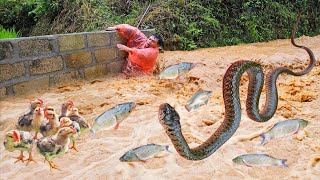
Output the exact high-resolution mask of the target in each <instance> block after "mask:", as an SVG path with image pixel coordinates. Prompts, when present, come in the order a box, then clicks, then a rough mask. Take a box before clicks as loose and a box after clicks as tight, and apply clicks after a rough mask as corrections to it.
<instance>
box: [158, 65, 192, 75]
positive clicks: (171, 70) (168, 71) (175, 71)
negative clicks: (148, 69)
mask: <svg viewBox="0 0 320 180" xmlns="http://www.w3.org/2000/svg"><path fill="white" fill-rule="evenodd" d="M196 65H197V63H188V62H182V63H179V64H174V65H171V66H169V67H167V68H165V69H164V70H162V71H161V73H160V74H159V76H158V78H159V79H177V78H178V77H180V76H181V75H182V74H185V73H187V72H188V71H190V70H191V69H192V68H194V67H195V66H196Z"/></svg>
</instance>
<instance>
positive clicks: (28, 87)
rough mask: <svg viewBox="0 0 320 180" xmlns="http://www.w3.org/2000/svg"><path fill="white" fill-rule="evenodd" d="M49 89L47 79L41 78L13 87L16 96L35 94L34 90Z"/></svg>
mask: <svg viewBox="0 0 320 180" xmlns="http://www.w3.org/2000/svg"><path fill="white" fill-rule="evenodd" d="M46 88H49V77H42V78H37V79H33V80H30V81H26V82H22V83H18V84H15V85H13V91H14V92H15V94H16V95H18V94H26V93H29V92H35V91H36V90H40V89H46Z"/></svg>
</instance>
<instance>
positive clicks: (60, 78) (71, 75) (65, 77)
mask: <svg viewBox="0 0 320 180" xmlns="http://www.w3.org/2000/svg"><path fill="white" fill-rule="evenodd" d="M50 78H51V82H52V83H53V84H54V85H63V84H68V83H70V82H74V81H76V80H79V79H80V78H81V76H80V73H79V72H78V71H71V72H67V73H63V74H57V75H55V76H52V77H50Z"/></svg>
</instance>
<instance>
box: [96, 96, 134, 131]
mask: <svg viewBox="0 0 320 180" xmlns="http://www.w3.org/2000/svg"><path fill="white" fill-rule="evenodd" d="M135 106H136V103H134V102H127V103H122V104H118V105H117V106H115V107H113V108H111V109H109V110H107V111H105V112H104V113H102V114H101V115H99V116H98V117H97V118H96V119H95V122H94V123H93V125H92V127H91V129H90V131H91V132H92V133H93V134H95V133H96V131H97V130H99V129H102V128H106V129H108V128H110V127H112V126H114V129H118V128H119V125H120V123H121V122H122V121H123V120H124V119H125V118H126V117H128V116H129V114H130V113H131V112H132V110H133V109H134V108H135Z"/></svg>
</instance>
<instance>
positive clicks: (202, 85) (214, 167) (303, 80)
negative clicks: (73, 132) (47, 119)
mask: <svg viewBox="0 0 320 180" xmlns="http://www.w3.org/2000/svg"><path fill="white" fill-rule="evenodd" d="M296 42H297V44H301V45H304V46H306V47H309V48H310V49H311V50H312V51H313V52H314V54H315V57H316V59H317V63H316V66H315V67H314V69H313V70H312V71H311V72H310V73H309V74H307V75H304V76H300V77H293V76H290V75H281V76H280V77H279V79H278V81H277V86H278V91H279V92H278V94H279V104H278V108H277V111H276V113H275V115H274V117H273V118H272V119H271V120H269V121H268V122H265V123H257V122H254V121H252V120H250V119H249V118H248V117H247V114H246V111H245V99H246V92H247V84H248V81H247V80H248V77H247V75H246V74H245V75H244V76H243V77H242V81H241V87H240V95H241V98H240V99H241V104H242V119H241V123H240V126H239V128H238V129H237V131H236V133H235V134H234V135H233V136H232V138H231V139H230V140H229V141H228V142H227V143H225V144H224V145H223V146H222V147H221V148H220V149H218V150H217V151H216V152H215V153H214V154H212V155H211V156H210V157H208V158H206V159H204V160H201V161H189V160H186V159H184V158H183V157H181V156H180V155H179V154H178V153H177V152H176V150H175V149H174V147H173V145H172V143H171V141H170V139H169V138H168V136H167V135H166V133H165V131H164V129H163V127H162V126H161V125H160V123H159V121H158V108H159V105H160V104H162V103H165V102H166V103H169V104H170V105H172V106H173V107H175V109H176V110H177V111H178V113H179V115H180V118H181V126H182V132H183V134H184V136H185V138H186V139H187V142H188V143H189V145H190V147H196V146H198V145H199V144H201V143H202V142H204V141H205V140H206V139H207V138H208V137H209V136H210V135H212V133H213V132H214V131H215V130H216V129H217V128H218V127H219V125H220V124H221V122H222V120H223V118H224V103H223V97H222V79H223V75H224V73H225V71H226V70H227V68H228V66H229V65H230V64H231V63H232V62H235V61H237V60H252V61H256V62H259V63H261V64H262V65H263V68H264V71H265V72H268V71H269V70H270V69H271V68H274V67H278V66H286V67H289V68H292V69H294V70H297V71H298V70H301V69H303V68H305V67H306V65H307V63H308V60H309V57H308V55H307V53H306V52H305V51H304V50H302V49H299V48H296V47H294V46H292V45H291V44H290V40H288V39H285V40H276V41H271V42H266V43H254V44H241V45H237V46H228V47H220V48H205V49H198V50H194V51H188V52H184V51H165V52H164V53H161V54H160V56H159V58H158V60H159V65H160V68H164V67H166V66H168V65H171V64H175V63H178V62H194V63H199V64H198V65H197V66H196V67H195V68H194V69H192V70H191V71H190V72H188V73H187V74H185V75H184V76H182V77H181V78H180V80H178V81H169V80H158V79H157V78H156V77H140V78H138V77H133V78H119V77H111V78H110V77H104V78H100V79H95V80H91V81H80V82H73V83H70V84H68V85H63V86H59V87H54V88H51V89H48V90H41V91H38V92H34V93H30V94H27V95H23V96H15V97H9V98H6V99H2V100H1V101H0V112H1V117H0V141H1V145H0V152H1V153H0V173H1V174H0V179H46V178H47V179H62V178H64V179H228V180H229V179H320V63H319V60H320V36H319V35H318V36H315V37H306V36H303V37H300V38H298V39H297V40H296ZM199 89H202V90H210V91H212V92H213V94H212V96H211V97H210V98H209V103H208V104H207V105H204V106H201V107H200V108H198V109H197V110H194V111H191V112H188V111H187V110H186V109H185V107H184V105H186V103H187V101H188V100H189V99H190V98H191V97H192V95H193V94H194V93H195V92H197V91H198V90H199ZM264 92H265V90H263V95H262V97H261V102H260V104H261V105H263V103H264V100H265V96H264ZM36 98H40V99H42V100H43V101H44V106H53V107H55V108H56V109H57V112H58V113H60V106H61V104H62V103H63V102H66V101H68V100H72V101H73V102H74V106H75V107H77V108H78V109H79V112H80V114H81V115H82V116H83V117H84V118H85V119H86V120H87V121H88V122H89V124H93V122H94V120H95V118H96V117H98V116H99V115H100V114H101V113H103V112H104V111H106V110H108V109H109V108H111V107H114V106H115V105H117V104H120V103H124V102H131V101H134V102H136V104H137V107H136V108H135V110H134V111H133V112H132V113H131V114H130V116H129V117H128V118H126V119H125V120H124V121H123V122H122V123H121V124H120V126H119V128H118V129H117V130H114V129H108V130H103V129H102V130H99V131H97V132H96V134H95V136H94V137H92V134H91V132H86V133H84V134H82V135H81V136H80V137H79V139H78V141H77V144H78V147H77V148H78V150H79V152H76V151H75V150H69V152H68V153H66V154H64V155H63V156H60V157H57V158H54V159H53V162H54V163H55V164H56V165H57V166H58V167H59V168H60V169H61V171H58V170H53V171H52V172H50V168H49V164H48V163H47V162H44V157H43V156H42V155H40V154H39V152H38V151H37V148H36V147H34V149H33V155H34V159H35V161H36V163H34V162H31V163H30V164H29V165H28V166H26V163H22V162H17V163H14V161H15V159H13V158H12V156H15V157H16V156H18V155H19V152H18V151H15V152H8V151H6V150H5V148H4V146H3V144H2V141H3V140H4V135H5V132H7V131H9V130H11V129H14V127H15V124H16V122H17V120H18V117H19V116H20V115H22V114H23V113H25V112H26V111H28V108H29V103H30V100H31V99H36ZM290 118H302V119H305V120H307V121H309V122H310V123H309V124H308V126H307V127H306V128H304V129H303V131H301V132H299V133H298V134H295V135H293V136H289V137H285V138H279V139H273V140H271V141H270V142H268V143H267V144H265V145H260V142H261V138H260V137H259V136H257V137H256V135H257V134H259V132H262V131H263V130H264V129H265V128H267V127H268V126H271V125H273V124H275V123H276V122H279V121H282V120H285V119H290ZM40 136H41V135H40ZM149 143H155V144H161V145H169V149H170V150H171V151H172V152H171V153H169V152H161V153H160V154H159V155H157V156H156V157H155V158H152V159H149V160H147V161H146V162H145V163H144V162H132V163H126V162H120V161H119V158H120V157H121V156H122V155H123V154H124V153H125V152H127V151H128V150H130V149H133V148H136V147H139V146H142V145H146V144H149ZM251 153H264V154H269V155H271V156H273V157H276V158H280V159H287V162H286V164H287V165H288V167H282V166H271V167H247V166H244V165H238V164H235V163H233V162H232V159H233V158H235V157H237V156H239V155H242V154H251ZM25 156H28V155H27V153H25Z"/></svg>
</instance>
